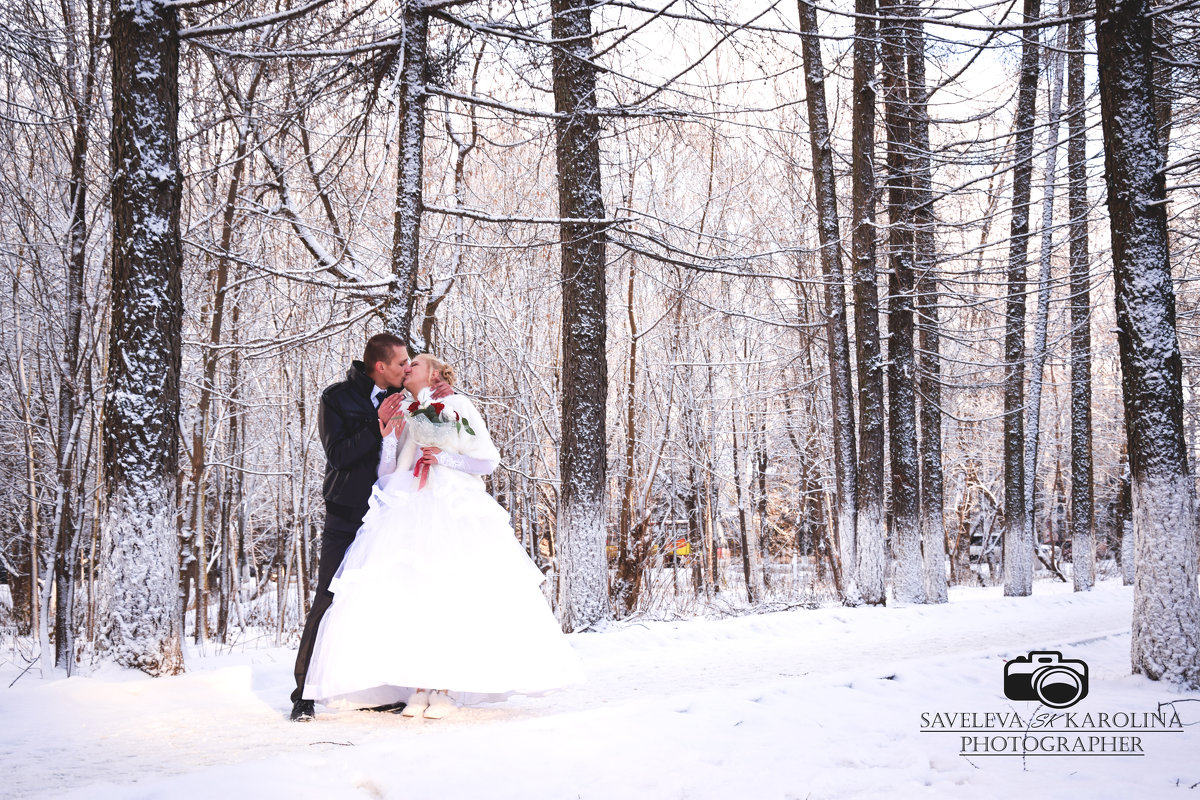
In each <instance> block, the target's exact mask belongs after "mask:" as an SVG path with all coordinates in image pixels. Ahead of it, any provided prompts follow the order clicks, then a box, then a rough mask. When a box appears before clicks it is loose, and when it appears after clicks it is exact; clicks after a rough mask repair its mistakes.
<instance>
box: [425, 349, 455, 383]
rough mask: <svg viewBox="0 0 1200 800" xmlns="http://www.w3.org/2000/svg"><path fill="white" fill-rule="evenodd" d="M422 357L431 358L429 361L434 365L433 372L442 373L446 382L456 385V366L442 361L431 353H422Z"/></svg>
mask: <svg viewBox="0 0 1200 800" xmlns="http://www.w3.org/2000/svg"><path fill="white" fill-rule="evenodd" d="M422 357H424V358H427V359H429V363H430V364H432V365H433V372H434V373H435V374H437V375H441V376H442V380H444V381H445V382H446V385H447V386H453V385H454V377H455V374H454V367H452V366H450V365H449V364H447V363H446V362H445V361H442V360H441V359H440V358H438V357H437V356H435V355H431V354H429V353H422Z"/></svg>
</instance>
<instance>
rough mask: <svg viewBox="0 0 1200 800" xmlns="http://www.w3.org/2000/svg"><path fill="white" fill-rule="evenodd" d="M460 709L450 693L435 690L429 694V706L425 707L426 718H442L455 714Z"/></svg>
mask: <svg viewBox="0 0 1200 800" xmlns="http://www.w3.org/2000/svg"><path fill="white" fill-rule="evenodd" d="M457 709H458V706H456V705H455V704H454V701H453V700H451V699H450V695H448V694H446V693H445V692H434V693H433V694H431V695H429V706H428V707H427V708H426V709H425V719H442V718H443V717H447V716H449V715H450V714H453V713H454V712H455V711H456V710H457Z"/></svg>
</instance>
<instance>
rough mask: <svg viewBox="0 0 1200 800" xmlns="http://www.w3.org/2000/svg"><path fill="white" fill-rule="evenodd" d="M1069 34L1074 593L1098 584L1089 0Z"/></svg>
mask: <svg viewBox="0 0 1200 800" xmlns="http://www.w3.org/2000/svg"><path fill="white" fill-rule="evenodd" d="M1069 11H1070V14H1071V17H1072V20H1071V22H1070V23H1069V27H1068V32H1067V50H1068V55H1067V109H1068V114H1069V117H1068V119H1067V128H1068V135H1069V139H1068V141H1067V180H1068V183H1067V204H1068V211H1069V215H1070V218H1071V223H1070V225H1071V228H1070V231H1071V233H1070V235H1071V246H1070V256H1069V258H1070V273H1071V279H1070V289H1071V356H1070V361H1071V507H1070V515H1069V518H1070V527H1071V565H1072V572H1073V579H1074V581H1075V591H1078V592H1082V591H1087V590H1089V589H1091V588H1092V584H1093V583H1094V582H1095V580H1096V539H1095V514H1094V511H1093V505H1092V504H1093V499H1092V496H1093V490H1092V330H1091V319H1092V309H1091V294H1090V291H1089V286H1088V283H1089V279H1090V274H1089V269H1088V267H1089V264H1088V212H1089V208H1088V191H1087V104H1086V96H1085V94H1084V70H1083V67H1084V65H1083V48H1084V19H1083V17H1084V15H1085V14H1086V13H1087V11H1088V4H1087V1H1086V0H1071V3H1070V8H1069Z"/></svg>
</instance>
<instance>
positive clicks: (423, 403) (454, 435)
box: [406, 389, 475, 489]
mask: <svg viewBox="0 0 1200 800" xmlns="http://www.w3.org/2000/svg"><path fill="white" fill-rule="evenodd" d="M406 410H407V412H408V421H407V424H408V426H409V430H410V431H411V432H412V437H413V440H414V441H415V442H416V443H417V446H418V447H436V448H437V449H439V450H448V451H450V452H452V453H458V452H461V450H462V448H461V446H460V445H459V436H461V435H462V434H463V433H466V434H467V435H468V436H474V435H475V431H474V430H473V429H472V428H471V423H470V422H468V421H467V420H466V419H464V418H463V417H462V415H461V414H459V413H458V412H457V411H454V410H453V409H447V408H446V404H445V403H438V402H435V401H434V399H433V395H432V393H431V392H430V391H429V389H422V390H421V391H420V392H419V393H418V394H417V399H416V400H414V401H412V402H411V403H409V404H408V408H407V409H406ZM421 466H422V465H421V462H420V461H419V460H418V462H417V465H416V468H415V470H414V472H413V475H415V476H417V477H419V478H420V479H421V488H422V489H423V488H425V479H426V478H428V477H429V472H428V468H426V469H424V470H422V469H421Z"/></svg>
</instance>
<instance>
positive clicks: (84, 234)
mask: <svg viewBox="0 0 1200 800" xmlns="http://www.w3.org/2000/svg"><path fill="white" fill-rule="evenodd" d="M66 8H69V9H71V11H72V16H74V15H77V12H78V10H77V9H75V8H74V6H73V5H68V6H66ZM87 16H88V20H89V21H90V19H91V16H92V15H91V14H88V15H87ZM66 22H67V24H68V25H71V22H72V21H71V20H67V21H66ZM75 22H76V23H78V22H79V21H78V20H76V21H75ZM92 34H93V32H92V30H91V28H90V26H88V25H85V29H84V35H85V37H86V40H87V41H86V47H87V62H86V64H85V65H83V75H82V76H81V77H82V80H83V86H82V91H81V92H80V93H79V94H78V95H77V96H76V98H75V102H76V107H75V123H74V126H75V131H74V133H75V137H74V141H73V143H72V150H71V178H70V182H69V183H68V185H67V196H68V197H69V198H70V201H71V228H70V231H69V233H68V237H67V238H68V242H67V252H68V261H67V292H66V296H65V297H64V298H63V299H64V301H65V304H66V309H65V311H66V327H65V330H64V331H63V348H62V362H61V370H62V372H61V377H60V383H59V395H58V450H59V452H58V480H57V483H58V492H59V498H58V504H57V509H56V517H57V519H56V524H55V543H54V581H55V591H56V594H57V596H58V602H57V604H56V608H55V614H54V645H55V653H54V664H55V666H56V667H59V668H60V669H62V668H65V669H66V670H67V671H68V674H69V673H70V669H71V664H72V662H73V660H74V652H75V645H74V634H73V630H72V624H71V623H72V608H71V606H72V603H71V598H72V596H73V595H74V587H75V576H74V568H75V564H74V559H72V558H71V557H70V556H71V554H72V553H73V552H74V551H75V548H76V536H77V531H76V529H75V505H76V499H77V498H78V496H79V487H77V486H76V479H75V469H74V462H75V456H76V454H77V451H78V450H77V449H78V447H79V432H80V425H81V423H82V421H83V419H82V415H83V402H82V397H81V394H80V386H79V383H80V378H81V376H80V351H79V349H80V331H81V329H82V322H83V308H84V303H85V298H84V293H83V285H84V277H85V272H86V269H87V238H88V230H87V158H88V149H89V136H88V132H89V128H90V127H91V120H92V96H93V93H94V90H95V83H96V70H97V60H98V50H99V45H98V43H97V42H96V41H95V40H94V38H93V35H92ZM69 49H72V50H73V49H74V44H72V45H71V46H70V47H69ZM68 58H69V64H70V68H69V72H70V73H74V72H75V71H76V70H77V69H78V65H77V64H76V61H75V58H74V56H69V57H68ZM69 80H70V81H71V83H72V88H73V89H74V88H75V87H74V83H75V80H76V76H75V75H74V74H71V75H69Z"/></svg>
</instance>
